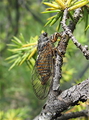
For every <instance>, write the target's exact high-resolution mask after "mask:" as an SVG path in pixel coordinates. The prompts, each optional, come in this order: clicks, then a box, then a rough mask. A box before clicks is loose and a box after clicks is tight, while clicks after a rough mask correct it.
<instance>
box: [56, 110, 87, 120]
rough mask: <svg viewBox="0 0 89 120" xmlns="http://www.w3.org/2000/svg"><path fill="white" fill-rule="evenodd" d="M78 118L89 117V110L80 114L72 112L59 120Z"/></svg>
mask: <svg viewBox="0 0 89 120" xmlns="http://www.w3.org/2000/svg"><path fill="white" fill-rule="evenodd" d="M78 117H89V110H82V111H80V112H71V113H68V114H63V115H62V116H61V117H59V118H58V119H57V120H69V119H70V118H78Z"/></svg>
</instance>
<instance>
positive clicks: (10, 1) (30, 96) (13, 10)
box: [0, 0, 89, 120]
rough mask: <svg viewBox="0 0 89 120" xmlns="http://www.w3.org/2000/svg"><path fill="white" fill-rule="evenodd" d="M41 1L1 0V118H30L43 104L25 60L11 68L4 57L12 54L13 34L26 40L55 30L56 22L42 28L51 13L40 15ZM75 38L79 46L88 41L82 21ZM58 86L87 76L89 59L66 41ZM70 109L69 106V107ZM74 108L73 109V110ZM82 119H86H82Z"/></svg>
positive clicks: (64, 85) (80, 107) (43, 8)
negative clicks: (61, 75) (35, 89)
mask: <svg viewBox="0 0 89 120" xmlns="http://www.w3.org/2000/svg"><path fill="white" fill-rule="evenodd" d="M41 2H42V0H34V1H32V0H0V117H1V118H0V119H1V120H32V119H33V118H34V117H35V116H36V115H38V113H40V110H41V108H42V106H43V103H44V102H45V100H42V101H41V100H39V99H38V98H37V97H36V96H35V93H34V91H33V88H32V84H31V71H32V69H29V68H28V66H27V65H26V64H25V63H24V64H23V65H22V66H20V67H14V68H13V69H11V70H10V71H8V69H9V68H10V66H11V64H9V63H8V61H6V60H5V59H6V58H7V57H9V56H10V55H12V53H11V52H9V51H8V46H7V44H10V43H11V39H12V37H13V36H16V37H18V36H19V34H20V33H22V34H23V36H24V38H25V40H26V41H29V39H30V37H35V36H39V35H40V34H41V31H42V30H44V31H46V32H48V33H49V34H53V33H54V32H55V31H56V25H54V26H47V27H44V25H45V23H46V19H47V18H48V17H50V15H51V13H50V14H41V12H42V11H44V10H45V7H46V6H44V5H43V4H42V3H41ZM74 35H75V37H76V38H77V39H78V41H79V42H80V43H82V45H85V44H88V46H89V34H88V32H87V34H86V35H85V34H84V23H83V22H82V23H78V25H77V27H76V29H75V31H74ZM62 69H63V78H62V80H61V89H62V90H64V89H67V88H69V87H70V86H72V85H74V84H76V83H79V82H81V81H82V80H84V79H87V78H88V76H89V61H87V60H86V59H85V58H84V56H83V54H82V53H81V52H80V50H79V49H78V48H76V47H75V45H74V44H73V43H72V41H70V42H69V45H68V49H67V53H66V56H65V58H64V65H63V68H62ZM87 105H89V104H88V103H87V102H86V103H84V104H83V105H82V103H81V105H80V106H77V108H76V109H75V111H76V110H82V109H86V106H87ZM71 109H72V108H71ZM73 111H74V110H73ZM83 119H84V120H85V119H86V118H83Z"/></svg>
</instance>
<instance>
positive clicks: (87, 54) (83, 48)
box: [61, 9, 89, 60]
mask: <svg viewBox="0 0 89 120" xmlns="http://www.w3.org/2000/svg"><path fill="white" fill-rule="evenodd" d="M67 15H68V10H67V9H65V10H64V15H63V20H62V22H61V24H62V27H63V29H64V31H65V32H66V34H68V35H69V37H70V38H71V39H72V41H73V43H74V44H75V45H76V46H77V47H78V48H79V49H80V50H81V51H82V53H83V54H84V56H85V57H86V59H87V60H89V50H88V46H87V45H85V46H82V45H81V44H80V43H79V42H78V41H77V40H76V38H75V37H74V36H73V34H72V31H71V29H69V28H68V27H67V25H66V20H67Z"/></svg>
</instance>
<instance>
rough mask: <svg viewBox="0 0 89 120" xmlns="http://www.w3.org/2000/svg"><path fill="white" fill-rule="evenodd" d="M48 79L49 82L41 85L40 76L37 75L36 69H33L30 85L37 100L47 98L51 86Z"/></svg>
mask: <svg viewBox="0 0 89 120" xmlns="http://www.w3.org/2000/svg"><path fill="white" fill-rule="evenodd" d="M50 79H51V78H49V80H48V81H47V82H46V83H45V84H44V85H42V81H41V76H40V75H39V74H38V72H37V70H36V68H34V73H33V76H32V85H33V89H34V92H35V94H36V96H37V97H38V98H39V99H44V98H46V97H47V95H48V93H49V90H50V85H51V80H50Z"/></svg>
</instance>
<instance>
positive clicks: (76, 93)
mask: <svg viewBox="0 0 89 120" xmlns="http://www.w3.org/2000/svg"><path fill="white" fill-rule="evenodd" d="M87 99H89V79H87V80H85V81H83V82H82V83H80V84H78V85H75V86H73V87H71V88H69V89H67V90H65V91H63V92H62V93H61V94H60V95H59V96H57V97H56V99H55V100H48V101H47V102H46V103H45V105H44V106H43V110H42V112H41V113H40V115H39V117H38V118H35V119H34V120H40V119H41V120H45V119H47V120H51V119H52V120H53V119H54V117H57V115H60V116H61V112H63V111H64V110H66V109H68V107H69V106H74V105H77V104H78V102H79V101H82V102H85V101H86V100H87Z"/></svg>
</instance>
